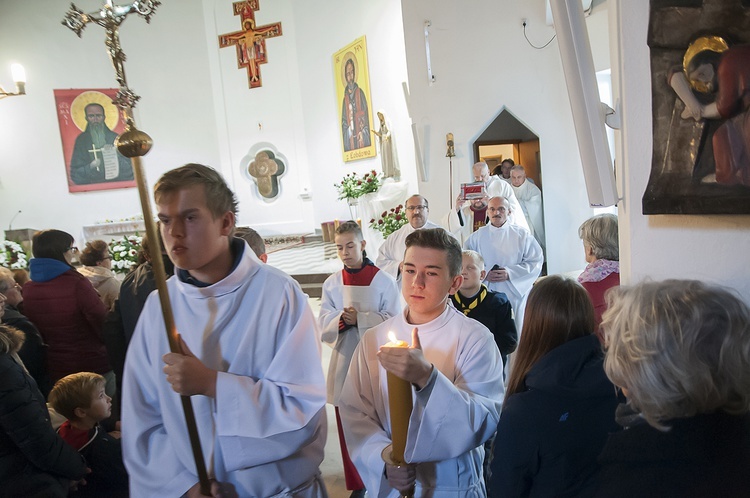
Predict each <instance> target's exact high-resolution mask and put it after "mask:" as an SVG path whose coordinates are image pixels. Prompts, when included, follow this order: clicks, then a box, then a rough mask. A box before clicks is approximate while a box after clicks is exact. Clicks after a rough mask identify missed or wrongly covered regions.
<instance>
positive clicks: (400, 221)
mask: <svg viewBox="0 0 750 498" xmlns="http://www.w3.org/2000/svg"><path fill="white" fill-rule="evenodd" d="M407 221H408V220H407V219H406V213H405V211H404V206H403V205H401V204H399V205H398V206H396V207H395V208H391V209H390V211H383V213H382V214H381V215H380V218H378V219H377V220H376V219H375V218H373V219H371V220H370V227H371V228H373V229H375V230H377V231H378V232H380V233H382V234H383V238H384V239H387V238H388V236H389V235H390V234H392V233H393V232H395V231H396V230H398V229H399V228H401V227H402V226H404V225H406V222H407Z"/></svg>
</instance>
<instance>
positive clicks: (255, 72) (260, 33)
mask: <svg viewBox="0 0 750 498" xmlns="http://www.w3.org/2000/svg"><path fill="white" fill-rule="evenodd" d="M259 1H260V0H245V1H243V2H234V3H233V4H232V10H233V14H234V15H235V16H236V15H239V16H240V22H241V24H242V30H241V31H235V32H234V33H226V34H223V35H219V48H224V47H229V46H231V45H234V46H236V47H237V67H238V68H243V67H245V68H247V79H248V86H249V88H257V87H259V86H262V85H263V81H262V79H261V76H260V65H261V64H265V63H266V62H267V61H268V59H267V57H266V38H274V37H277V36H281V23H280V22H276V23H273V24H267V25H265V26H256V24H255V11H256V10H259V9H260V4H259Z"/></svg>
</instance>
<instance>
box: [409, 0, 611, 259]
mask: <svg viewBox="0 0 750 498" xmlns="http://www.w3.org/2000/svg"><path fill="white" fill-rule="evenodd" d="M402 8H403V17H404V37H405V40H406V54H407V62H408V69H409V84H410V86H411V89H412V95H413V98H414V103H413V106H412V111H413V112H414V113H415V114H416V116H415V118H416V121H417V123H419V125H420V127H421V130H422V132H423V133H424V134H425V141H424V143H425V147H426V148H427V154H426V161H427V163H428V168H429V170H430V181H429V182H427V183H422V184H420V191H421V192H422V193H423V194H424V195H425V196H426V197H427V198H428V199H429V200H430V207H431V210H430V216H431V218H432V219H433V220H439V219H440V218H441V217H442V216H443V215H444V214H445V213H447V211H448V209H449V205H450V199H449V184H448V160H447V159H446V158H445V134H446V133H447V132H452V133H453V134H454V136H455V149H456V157H455V158H454V163H453V164H454V175H455V178H454V184H455V185H456V187H454V189H455V188H457V185H458V184H459V183H460V182H463V181H467V180H468V178H469V175H470V168H471V164H472V162H473V158H472V154H473V152H472V143H473V141H474V140H475V139H476V138H477V136H478V135H479V134H480V133H481V132H482V131H483V130H484V128H485V127H486V126H487V125H488V124H489V123H491V122H492V121H493V120H494V118H495V116H497V114H499V112H500V111H501V110H502V109H503V108H507V109H509V110H510V111H511V112H512V113H513V115H514V116H516V117H517V118H518V119H519V120H520V121H521V122H523V124H524V125H525V126H526V127H528V128H529V129H530V130H532V131H533V132H534V133H535V134H536V135H538V136H539V139H540V146H541V150H540V157H541V168H542V177H543V178H544V211H545V226H546V228H547V247H548V253H547V257H548V269H549V271H550V272H552V273H557V272H567V271H572V270H575V269H578V268H582V267H583V266H584V265H585V261H584V260H583V252H582V251H583V250H582V247H581V242H580V240H579V239H578V235H577V229H578V226H579V225H580V224H581V223H582V222H583V221H584V220H585V219H587V218H588V217H589V216H591V215H592V210H591V209H590V207H589V205H588V199H587V196H586V190H585V185H584V181H583V173H582V169H581V160H580V156H579V153H578V145H577V142H576V137H575V131H574V127H573V120H572V115H571V111H570V105H569V101H568V94H567V90H566V87H565V80H564V76H563V71H562V65H561V63H560V52H559V48H558V46H557V43H556V42H555V41H553V42H552V43H551V44H550V45H549V46H548V47H547V48H546V49H543V50H535V49H533V48H531V47H530V46H529V44H528V43H527V42H526V40H525V39H524V37H523V31H522V28H521V19H522V18H526V19H527V22H528V26H527V33H528V36H529V38H530V39H531V40H532V41H533V42H534V43H535V44H536V45H542V44H543V43H544V42H546V41H547V40H549V39H550V37H551V36H552V35H553V34H554V30H553V28H551V27H549V26H547V25H546V24H545V12H544V8H545V5H544V1H543V0H504V1H501V2H497V1H495V0H477V1H472V2H454V1H449V0H404V1H402ZM607 19H608V18H607V13H606V5H599V6H598V7H597V8H595V9H594V13H593V14H592V15H591V16H590V17H589V18H588V19H587V25H588V26H589V27H590V33H591V35H592V45H594V46H597V47H598V50H594V55H595V65H596V67H597V69H601V68H606V67H608V66H609V61H608V57H607V56H608V52H607V51H606V50H601V47H602V46H604V47H606V46H607V43H608V39H607V35H606V34H607V28H606V26H607ZM425 20H429V21H431V23H432V26H431V28H430V35H429V39H430V50H431V55H432V70H433V72H434V74H435V76H436V82H435V83H434V84H432V85H429V84H428V81H427V72H426V56H425V41H424V28H423V23H424V21H425Z"/></svg>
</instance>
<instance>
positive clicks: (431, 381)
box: [339, 228, 504, 498]
mask: <svg viewBox="0 0 750 498" xmlns="http://www.w3.org/2000/svg"><path fill="white" fill-rule="evenodd" d="M460 273H461V247H460V246H459V245H458V242H457V241H456V240H455V239H454V238H453V237H452V236H451V235H450V234H448V232H446V231H445V230H443V229H442V228H439V229H422V230H417V231H415V232H414V233H412V234H410V235H409V236H408V237H407V238H406V252H405V254H404V260H403V263H402V286H401V292H402V295H403V297H404V300H405V301H406V303H407V307H406V309H405V310H404V311H403V313H400V314H399V315H397V316H395V317H393V318H391V319H389V320H387V321H385V322H383V323H382V324H380V325H378V326H376V327H375V328H373V329H370V330H368V331H367V333H366V334H365V335H364V337H363V338H362V340H361V341H360V344H359V346H358V347H357V350H356V351H355V352H354V358H353V359H352V364H351V367H350V369H349V373H348V375H347V378H346V381H345V383H344V388H343V391H342V394H341V399H340V405H339V408H340V410H341V418H342V422H343V425H344V433H345V434H346V441H347V445H348V448H349V450H350V452H351V455H352V459H353V460H354V463H355V464H356V465H357V469H358V470H359V472H360V474H361V475H362V477H363V479H364V481H365V484H366V485H367V490H368V493H369V494H370V495H371V496H377V497H384V496H393V497H396V496H399V494H398V493H399V492H400V493H405V492H407V491H408V490H410V489H411V488H413V487H414V486H415V485H416V491H415V496H433V497H436V498H439V497H442V496H484V494H485V486H484V481H483V479H482V459H483V456H484V449H483V448H482V443H484V442H485V441H486V440H487V439H488V438H489V437H490V436H491V435H492V433H493V432H494V430H495V426H496V425H497V422H498V419H499V418H500V407H501V404H502V399H503V393H504V387H503V381H502V375H503V373H502V372H503V363H502V359H501V358H500V352H499V351H498V349H497V346H496V345H495V341H494V340H493V338H492V334H491V333H490V332H489V331H488V330H487V328H486V327H485V326H484V325H482V324H481V323H479V322H477V321H476V320H471V319H469V318H466V317H465V316H464V315H463V313H460V312H458V311H457V310H456V309H455V308H454V307H453V306H448V297H449V295H450V294H453V293H455V292H456V291H457V290H458V288H459V287H460V286H461V282H462V281H463V277H462V276H461V274H460ZM389 331H392V332H394V334H395V335H396V338H397V339H401V340H403V339H407V338H409V334H410V333H411V339H412V346H411V347H410V348H381V346H383V345H384V344H385V343H387V342H388V341H389V339H388V337H387V334H388V332H389ZM386 371H388V372H391V373H393V374H395V375H397V376H398V377H401V378H402V379H404V380H407V381H409V382H410V383H411V384H412V385H413V386H414V409H413V411H412V414H411V419H410V420H409V430H408V437H407V441H406V451H405V455H404V456H405V460H406V461H407V462H408V464H406V465H401V466H394V465H389V464H385V463H384V462H383V460H382V457H381V453H382V452H383V450H384V449H385V448H386V447H387V446H388V445H389V444H390V443H391V430H390V416H389V411H388V410H389V408H388V406H389V405H388V388H387V384H386ZM391 488H393V489H391Z"/></svg>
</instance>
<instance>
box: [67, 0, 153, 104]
mask: <svg viewBox="0 0 750 498" xmlns="http://www.w3.org/2000/svg"><path fill="white" fill-rule="evenodd" d="M159 5H161V2H160V1H158V0H136V1H135V2H133V3H131V4H128V5H114V4H113V3H112V0H107V3H105V4H104V5H103V6H102V8H101V9H100V10H98V11H96V12H92V13H90V14H84V13H83V11H82V10H81V9H79V8H78V7H76V6H75V4H74V3H71V4H70V10H68V12H67V13H66V14H65V19H63V21H62V24H63V26H67V27H68V28H70V29H72V30H73V31H74V32H75V34H76V35H78V37H79V38H80V37H81V32H82V31H83V30H84V28H85V27H86V24H88V23H90V22H93V23H96V24H98V25H99V26H101V27H103V28H104V30H105V31H106V32H107V39H106V41H105V44H106V45H107V52H108V53H109V58H110V60H111V61H112V66H114V68H115V73H116V78H117V82H118V83H119V84H120V90H119V91H118V92H117V97H116V98H115V100H114V101H113V102H114V104H115V105H117V106H118V107H119V108H120V109H123V110H125V111H126V112H127V113H128V115H130V110H131V109H132V108H133V107H135V104H136V103H137V102H138V99H140V97H139V96H138V95H136V94H135V93H133V91H132V90H130V88H128V83H127V81H126V80H125V65H124V62H125V60H126V57H125V52H123V51H122V47H121V46H120V35H119V33H118V31H117V28H119V27H120V24H122V22H123V21H124V20H125V18H126V17H127V16H128V14H131V13H133V12H135V13H136V14H138V15H139V16H141V17H143V18H144V19H146V22H147V23H150V22H151V16H152V15H153V13H154V11H155V10H156V8H157V7H158V6H159Z"/></svg>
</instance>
